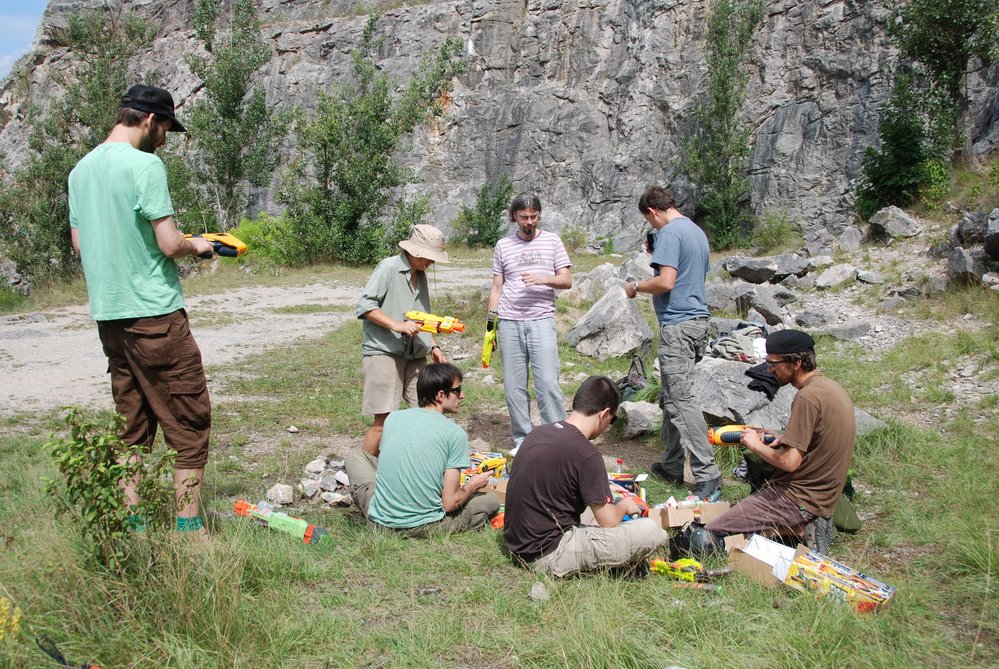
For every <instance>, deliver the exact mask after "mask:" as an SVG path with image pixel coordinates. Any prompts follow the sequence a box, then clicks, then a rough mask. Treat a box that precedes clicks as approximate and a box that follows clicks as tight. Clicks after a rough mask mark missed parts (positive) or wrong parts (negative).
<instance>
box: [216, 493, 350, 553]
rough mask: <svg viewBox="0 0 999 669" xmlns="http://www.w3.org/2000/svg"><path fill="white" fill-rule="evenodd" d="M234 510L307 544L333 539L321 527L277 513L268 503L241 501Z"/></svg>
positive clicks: (234, 506) (235, 505)
mask: <svg viewBox="0 0 999 669" xmlns="http://www.w3.org/2000/svg"><path fill="white" fill-rule="evenodd" d="M233 510H234V511H235V512H236V513H237V514H238V515H240V516H243V517H245V518H254V519H256V520H257V522H259V523H260V524H261V525H266V526H267V527H269V528H271V529H273V530H278V531H279V532H284V533H286V534H290V535H291V536H293V537H296V538H298V539H301V540H302V541H303V542H304V543H307V544H318V543H319V542H320V541H323V540H327V541H331V540H332V537H330V535H329V534H328V533H327V532H326V530H324V529H323V528H321V527H316V526H315V525H310V524H309V523H308V522H307V521H304V520H302V519H301V518H295V517H293V516H289V515H288V514H286V513H282V512H280V511H275V510H274V509H273V508H271V505H270V504H268V503H267V502H260V504H250V503H249V502H244V501H243V500H239V501H238V502H236V503H235V504H234V505H233Z"/></svg>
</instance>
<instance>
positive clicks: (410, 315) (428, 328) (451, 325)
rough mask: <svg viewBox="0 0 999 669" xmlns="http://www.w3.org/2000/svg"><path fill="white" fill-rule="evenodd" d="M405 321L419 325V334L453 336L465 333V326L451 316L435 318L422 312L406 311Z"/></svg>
mask: <svg viewBox="0 0 999 669" xmlns="http://www.w3.org/2000/svg"><path fill="white" fill-rule="evenodd" d="M406 320H407V321H413V322H414V323H419V324H420V331H421V332H430V333H433V334H437V333H439V332H443V333H444V334H453V333H455V332H464V331H465V324H464V323H462V322H461V321H459V320H458V319H457V318H454V317H453V316H435V315H433V314H428V313H426V312H424V311H407V312H406Z"/></svg>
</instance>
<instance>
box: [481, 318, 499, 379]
mask: <svg viewBox="0 0 999 669" xmlns="http://www.w3.org/2000/svg"><path fill="white" fill-rule="evenodd" d="M498 333H499V326H498V325H497V324H496V323H494V322H493V321H489V322H488V323H487V324H486V335H485V336H484V337H483V338H482V369H488V368H489V363H491V362H492V360H493V351H495V350H496V335H497V334H498Z"/></svg>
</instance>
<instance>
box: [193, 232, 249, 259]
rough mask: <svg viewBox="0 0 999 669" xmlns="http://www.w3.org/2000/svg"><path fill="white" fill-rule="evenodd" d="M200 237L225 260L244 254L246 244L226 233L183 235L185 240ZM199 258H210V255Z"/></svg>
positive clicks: (203, 254) (202, 255) (204, 254)
mask: <svg viewBox="0 0 999 669" xmlns="http://www.w3.org/2000/svg"><path fill="white" fill-rule="evenodd" d="M192 237H201V238H202V239H207V240H208V241H210V242H211V243H212V246H214V247H215V253H216V254H217V255H220V256H225V257H227V258H236V257H239V256H241V255H243V254H244V253H246V244H244V243H243V242H242V241H240V240H239V239H236V238H235V237H233V236H232V235H230V234H229V233H228V232H206V233H203V234H200V235H184V238H185V239H191V238H192ZM199 257H201V258H211V257H212V254H211V253H202V254H201V255H200V256H199Z"/></svg>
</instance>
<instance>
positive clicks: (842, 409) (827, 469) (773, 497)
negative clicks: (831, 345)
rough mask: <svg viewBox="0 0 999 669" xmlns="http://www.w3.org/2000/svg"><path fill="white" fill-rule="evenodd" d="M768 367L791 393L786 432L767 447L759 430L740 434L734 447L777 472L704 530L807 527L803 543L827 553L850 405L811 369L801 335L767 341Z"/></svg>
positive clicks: (849, 454)
mask: <svg viewBox="0 0 999 669" xmlns="http://www.w3.org/2000/svg"><path fill="white" fill-rule="evenodd" d="M767 367H768V369H769V370H770V373H771V374H773V375H774V376H775V377H777V381H778V382H779V383H780V385H782V386H783V385H787V384H788V383H790V384H791V385H792V386H794V387H795V388H797V389H798V393H797V395H795V397H794V400H793V401H792V402H791V417H790V419H789V420H788V423H787V429H786V430H784V433H783V434H782V435H780V436H779V437H778V439H777V440H776V441H775V442H773V443H772V444H770V445H766V444H764V443H763V431H762V430H759V431H757V430H743V432H742V437H741V440H740V441H741V443H742V445H743V446H745V447H746V448H748V449H749V450H750V451H752V452H753V453H756V454H757V455H759V456H760V457H761V458H763V459H764V460H765V461H767V462H769V463H770V464H772V465H773V466H774V467H776V468H777V471H776V473H775V474H774V475H773V476H771V477H770V479H769V481H768V482H767V483H766V484H765V485H764V486H763V487H762V488H761V489H760V490H759V491H757V492H755V493H753V494H752V495H750V496H749V497H748V498H746V499H744V500H743V501H742V502H740V503H739V504H737V505H736V506H734V507H732V508H731V509H730V510H729V511H728V512H726V513H724V514H723V515H721V516H719V517H718V518H716V519H715V520H713V521H711V522H710V523H708V525H707V529H708V530H709V531H711V532H713V533H715V534H716V535H729V534H738V533H747V534H748V533H751V532H760V531H763V530H774V531H776V532H777V533H784V532H787V531H788V530H792V529H795V528H800V527H802V526H807V527H808V528H809V529H810V530H814V533H815V536H814V537H808V543H809V544H810V546H811V547H812V548H814V549H816V550H818V551H819V552H823V551H825V550H826V549H827V548H828V542H829V538H830V533H831V531H832V530H831V518H832V515H833V511H834V510H835V508H836V502H837V500H838V499H839V496H840V494H841V493H842V492H843V485H844V483H845V482H846V476H847V472H848V470H849V468H850V461H851V460H852V459H853V446H854V441H855V439H856V436H857V424H856V420H855V419H854V414H853V401H852V400H851V399H850V396H849V395H847V394H846V391H845V390H843V388H842V387H841V386H840V385H839V384H838V383H836V382H835V381H833V380H832V379H829V378H826V377H825V376H823V375H822V374H820V373H819V372H818V371H816V369H815V340H813V339H812V338H811V337H810V336H809V335H808V334H806V333H804V332H801V331H800V330H781V331H779V332H775V333H773V334H772V335H770V336H769V337H767Z"/></svg>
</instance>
